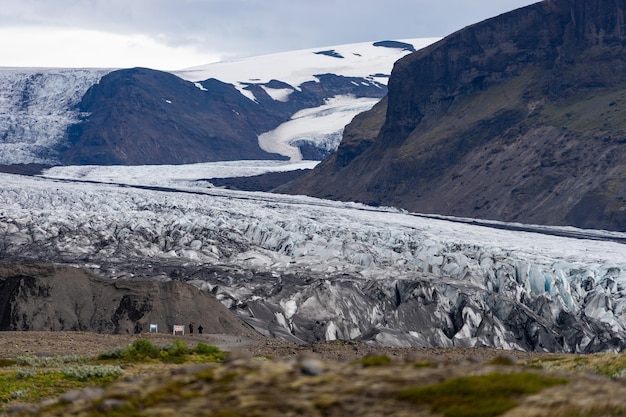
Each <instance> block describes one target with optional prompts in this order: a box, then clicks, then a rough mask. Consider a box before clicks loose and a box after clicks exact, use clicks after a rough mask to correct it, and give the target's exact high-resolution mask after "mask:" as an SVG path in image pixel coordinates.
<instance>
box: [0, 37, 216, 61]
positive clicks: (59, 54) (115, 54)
mask: <svg viewBox="0 0 626 417" xmlns="http://www.w3.org/2000/svg"><path fill="white" fill-rule="evenodd" d="M0 38H2V39H5V40H9V41H7V42H2V43H0V66H4V67H39V66H42V65H45V66H47V67H101V68H130V67H148V68H153V69H160V70H175V69H182V68H187V67H191V66H195V65H203V64H208V63H211V62H216V61H219V60H220V57H219V56H218V55H212V54H208V53H200V52H198V51H196V50H195V49H194V48H193V47H189V46H169V45H165V44H164V43H161V42H159V41H158V40H157V39H154V38H151V37H149V36H146V35H121V34H114V33H106V32H99V31H92V30H83V29H59V28H17V29H10V28H1V29H0Z"/></svg>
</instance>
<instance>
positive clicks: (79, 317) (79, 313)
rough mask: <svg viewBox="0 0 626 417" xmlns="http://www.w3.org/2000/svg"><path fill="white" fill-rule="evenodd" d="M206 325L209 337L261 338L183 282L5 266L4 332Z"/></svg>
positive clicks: (0, 315)
mask: <svg viewBox="0 0 626 417" xmlns="http://www.w3.org/2000/svg"><path fill="white" fill-rule="evenodd" d="M192 321H193V322H195V323H197V324H202V326H203V327H204V331H205V332H206V333H225V334H226V333H227V334H236V335H252V334H256V332H254V331H253V330H252V329H251V328H250V327H249V326H247V325H246V324H244V323H243V322H242V321H240V320H239V319H238V318H237V317H235V315H234V314H232V313H231V312H230V311H229V310H228V309H226V307H224V306H223V305H222V304H220V302H219V301H217V300H216V299H215V298H214V297H213V296H211V295H210V294H207V293H206V292H203V291H200V290H198V289H197V288H196V287H194V286H192V285H189V284H186V283H182V282H179V281H168V282H154V281H152V282H150V281H134V280H133V281H128V280H107V279H104V278H100V277H98V276H97V275H94V274H92V273H89V272H87V271H85V270H82V269H78V268H73V267H68V266H59V265H53V264H7V263H4V264H0V331H3V330H53V331H57V330H81V331H91V332H98V333H140V332H147V331H148V330H149V327H150V324H151V323H155V324H158V326H159V331H160V332H171V331H172V330H173V325H175V324H182V325H186V324H187V323H189V322H192Z"/></svg>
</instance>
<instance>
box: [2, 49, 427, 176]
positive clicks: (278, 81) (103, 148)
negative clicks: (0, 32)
mask: <svg viewBox="0 0 626 417" xmlns="http://www.w3.org/2000/svg"><path fill="white" fill-rule="evenodd" d="M435 40H436V39H412V40H403V41H383V42H374V43H371V42H370V43H361V44H351V45H342V46H333V47H328V48H317V49H308V50H301V51H291V52H285V53H279V54H272V55H265V56H260V57H253V58H248V59H242V60H238V61H232V62H220V63H215V64H210V65H206V66H202V67H197V68H192V69H187V70H181V71H175V72H173V74H175V75H176V76H177V77H180V78H179V79H178V80H179V81H178V82H176V81H175V80H172V79H171V78H168V77H165V76H163V73H161V72H159V71H143V72H141V71H139V72H138V71H131V70H117V71H113V70H106V69H15V68H0V164H15V163H31V162H35V163H47V164H57V163H59V162H61V163H65V164H84V163H96V164H100V163H102V164H111V163H115V164H131V165H132V164H145V163H150V164H154V163H190V162H206V161H214V160H233V159H258V158H260V157H262V158H263V159H267V158H268V157H269V155H270V154H277V155H282V157H283V158H284V157H288V158H290V159H293V160H299V159H302V157H303V155H302V151H304V153H305V155H304V156H305V157H306V158H305V159H320V158H322V157H323V156H325V155H327V154H328V153H329V152H332V151H333V150H334V149H336V147H337V146H338V144H339V141H340V139H341V132H342V131H343V126H345V125H346V124H347V123H348V122H349V121H350V120H351V119H352V117H354V116H355V115H356V114H358V113H360V112H362V111H364V110H367V109H369V108H371V107H372V106H373V105H374V104H375V103H376V102H377V101H378V100H379V99H380V98H381V97H383V96H384V95H385V94H386V83H387V78H388V76H389V74H390V72H391V69H392V66H393V63H394V62H395V61H396V60H397V59H399V58H401V57H402V56H404V55H406V54H408V53H410V52H411V51H414V50H416V49H420V48H422V47H424V46H426V45H428V44H430V43H432V42H434V41H435ZM138 74H139V75H138ZM103 77H104V78H103ZM183 80H185V81H183ZM211 80H212V81H211ZM102 81H105V82H102ZM229 86H232V87H233V88H232V90H231V89H229V88H228V87H229ZM194 87H195V88H194ZM198 93H204V94H198ZM233 126H243V127H240V128H238V129H235V128H234V127H233ZM259 136H261V138H260V139H259ZM259 142H260V143H259ZM196 143H200V144H202V143H204V145H202V146H205V147H206V148H207V149H208V150H207V151H204V150H203V148H197V147H194V146H197V145H196ZM225 143H226V145H224V144H225ZM229 143H230V144H232V146H231V147H230V148H228V146H227V145H228V144H229ZM168 144H173V145H172V146H173V149H167V146H168ZM225 146H226V148H227V149H226V150H224V149H223V148H225ZM156 148H162V149H163V151H162V152H161V153H160V154H155V151H154V149H156ZM181 148H182V150H181ZM241 148H247V149H244V150H241ZM250 148H254V149H252V150H250ZM187 149H188V150H189V151H188V153H187V154H185V153H184V152H185V150H187ZM125 158H126V159H125ZM168 158H170V159H169V160H168Z"/></svg>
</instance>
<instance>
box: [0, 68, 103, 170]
mask: <svg viewBox="0 0 626 417" xmlns="http://www.w3.org/2000/svg"><path fill="white" fill-rule="evenodd" d="M110 71H111V70H107V69H28V68H0V138H1V139H0V164H19V163H42V164H53V163H57V162H58V161H57V160H56V155H55V154H54V151H53V150H54V149H55V147H57V146H58V145H60V144H61V143H62V141H63V140H65V134H66V130H67V128H68V127H69V126H70V125H71V124H74V123H77V122H78V121H79V117H80V114H79V112H78V111H77V110H76V106H77V105H78V103H79V102H80V100H81V99H82V97H83V95H84V93H85V92H86V91H87V89H88V88H89V87H91V86H92V85H93V84H95V83H97V82H98V81H99V80H100V78H102V76H104V75H105V74H107V73H108V72H110Z"/></svg>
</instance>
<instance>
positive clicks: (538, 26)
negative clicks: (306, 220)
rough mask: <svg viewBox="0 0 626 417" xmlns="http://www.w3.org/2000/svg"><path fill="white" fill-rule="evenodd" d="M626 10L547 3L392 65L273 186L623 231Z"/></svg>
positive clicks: (566, 0) (557, 0) (621, 5)
mask: <svg viewBox="0 0 626 417" xmlns="http://www.w3.org/2000/svg"><path fill="white" fill-rule="evenodd" d="M625 10H626V3H625V2H623V1H611V2H600V1H592V2H583V1H578V0H553V1H544V2H541V3H536V4H533V5H530V6H526V7H524V8H521V9H517V10H515V11H512V12H509V13H505V14H503V15H500V16H497V17H494V18H491V19H488V20H486V21H483V22H480V23H477V24H475V25H472V26H468V27H467V28H464V29H462V30H460V31H458V32H456V33H454V34H452V35H450V36H448V37H446V38H444V39H443V40H441V41H439V42H437V43H435V44H432V45H430V46H428V47H426V48H424V49H422V50H420V51H417V52H415V53H412V54H410V55H408V56H406V57H404V58H402V59H400V60H399V61H398V62H397V63H396V64H395V66H394V69H393V71H392V75H391V78H390V80H389V84H388V89H389V92H388V95H387V100H386V101H383V102H381V103H379V104H378V105H377V106H375V107H374V108H373V109H372V110H371V111H370V112H369V113H367V114H366V115H363V116H359V117H358V118H356V119H355V120H354V121H353V123H352V124H351V125H349V126H347V127H346V129H345V134H344V139H343V142H342V144H341V145H340V147H339V148H338V151H337V152H336V153H335V154H334V155H333V156H331V157H330V158H328V159H327V160H325V161H323V162H322V163H321V164H320V165H319V166H318V167H317V168H316V169H315V170H314V171H313V172H312V173H310V174H308V175H307V176H305V177H304V178H303V179H302V180H299V181H297V182H296V183H295V184H294V185H292V186H290V187H286V188H285V189H283V190H284V191H286V192H292V193H305V194H309V195H313V196H318V197H323V198H334V199H340V200H349V201H360V202H365V203H368V204H374V205H391V206H397V207H402V208H405V209H408V210H411V211H417V212H425V213H436V214H443V215H453V216H460V217H476V218H484V219H494V220H503V221H516V222H523V223H539V224H554V225H573V226H577V227H584V228H606V229H611V230H625V228H626V216H625V215H624V213H625V211H624V208H626V204H625V202H624V198H623V195H624V192H625V191H626V182H624V179H623V178H625V175H624V174H626V170H625V169H624V168H623V167H624V166H625V163H626V161H625V160H624V158H623V157H622V156H621V155H622V154H623V153H624V152H623V151H622V149H623V143H622V142H623V141H622V138H623V137H625V136H626V126H624V123H623V122H622V120H624V118H623V117H622V116H624V117H626V110H625V109H626V107H625V106H624V103H625V102H624V95H623V87H624V86H625V85H626V78H625V77H624V75H623V74H624V73H626V72H624V71H622V70H621V69H624V68H626V66H625V65H626V64H625V62H626V52H625V49H624V47H623V45H624V40H625V39H626V36H625V33H624V27H625V26H624V19H623V16H624V13H623V12H624V11H625ZM366 125H367V126H369V127H367V128H364V127H363V126H366ZM377 129H378V130H377ZM355 147H356V148H358V152H354V151H351V149H354V148H355Z"/></svg>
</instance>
